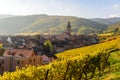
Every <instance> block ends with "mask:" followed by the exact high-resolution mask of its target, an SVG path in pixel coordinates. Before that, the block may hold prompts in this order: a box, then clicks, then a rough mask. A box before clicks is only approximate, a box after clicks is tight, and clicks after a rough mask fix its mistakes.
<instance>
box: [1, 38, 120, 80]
mask: <svg viewBox="0 0 120 80" xmlns="http://www.w3.org/2000/svg"><path fill="white" fill-rule="evenodd" d="M119 41H120V38H117V39H114V40H111V41H107V42H104V43H100V44H96V45H92V46H87V47H82V48H77V49H72V50H68V51H65V52H62V53H58V54H56V56H57V57H58V59H57V60H55V61H54V62H52V63H50V64H48V65H43V66H38V67H35V66H28V67H27V68H23V69H22V70H21V69H17V71H15V72H11V73H10V72H5V73H4V75H3V76H1V77H0V80H88V79H91V80H120V51H119V49H120V42H119Z"/></svg>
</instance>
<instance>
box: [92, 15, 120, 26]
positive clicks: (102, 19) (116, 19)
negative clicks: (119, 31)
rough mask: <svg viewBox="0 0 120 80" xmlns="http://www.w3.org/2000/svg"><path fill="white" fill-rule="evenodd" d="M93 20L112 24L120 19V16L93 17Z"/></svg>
mask: <svg viewBox="0 0 120 80" xmlns="http://www.w3.org/2000/svg"><path fill="white" fill-rule="evenodd" d="M90 20H92V21H96V22H99V23H103V24H106V25H112V24H115V23H117V22H119V21H120V17H114V18H92V19H90Z"/></svg>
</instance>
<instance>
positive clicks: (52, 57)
mask: <svg viewBox="0 0 120 80" xmlns="http://www.w3.org/2000/svg"><path fill="white" fill-rule="evenodd" d="M41 58H42V63H43V64H48V63H50V62H52V61H54V60H55V59H57V57H56V56H55V55H54V54H50V53H48V54H44V53H43V54H42V55H41Z"/></svg>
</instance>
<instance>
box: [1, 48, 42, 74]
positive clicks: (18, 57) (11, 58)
mask: <svg viewBox="0 0 120 80" xmlns="http://www.w3.org/2000/svg"><path fill="white" fill-rule="evenodd" d="M41 61H42V58H41V57H40V56H39V55H37V54H36V53H34V51H33V50H27V49H6V50H5V52H4V54H3V56H1V57H0V69H1V71H0V73H1V74H2V73H3V72H4V71H15V70H16V66H18V67H19V68H22V67H25V66H26V65H34V66H39V65H41V64H42V63H41Z"/></svg>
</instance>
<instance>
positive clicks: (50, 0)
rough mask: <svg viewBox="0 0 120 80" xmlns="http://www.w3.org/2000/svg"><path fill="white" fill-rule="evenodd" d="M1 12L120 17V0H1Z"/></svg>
mask: <svg viewBox="0 0 120 80" xmlns="http://www.w3.org/2000/svg"><path fill="white" fill-rule="evenodd" d="M0 14H13V15H31V14H48V15H65V16H77V17H85V18H95V17H104V18H107V17H118V16H120V0H0Z"/></svg>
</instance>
